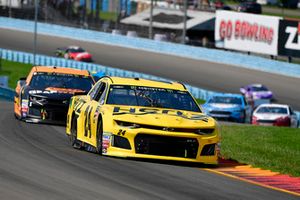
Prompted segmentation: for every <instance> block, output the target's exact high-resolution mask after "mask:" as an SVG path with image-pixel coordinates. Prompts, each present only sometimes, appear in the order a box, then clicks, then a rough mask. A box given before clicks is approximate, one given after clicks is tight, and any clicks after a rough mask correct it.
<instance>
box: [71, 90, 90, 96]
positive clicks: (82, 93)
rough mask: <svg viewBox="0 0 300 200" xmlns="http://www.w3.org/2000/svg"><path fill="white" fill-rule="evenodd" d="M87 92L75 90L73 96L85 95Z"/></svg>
mask: <svg viewBox="0 0 300 200" xmlns="http://www.w3.org/2000/svg"><path fill="white" fill-rule="evenodd" d="M87 94H88V92H86V91H82V92H75V93H74V96H77V95H87Z"/></svg>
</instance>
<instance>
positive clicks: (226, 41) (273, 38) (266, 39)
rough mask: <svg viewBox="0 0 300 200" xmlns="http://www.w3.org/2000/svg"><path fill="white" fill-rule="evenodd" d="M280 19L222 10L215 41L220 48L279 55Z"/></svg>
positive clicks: (218, 17) (218, 16)
mask: <svg viewBox="0 0 300 200" xmlns="http://www.w3.org/2000/svg"><path fill="white" fill-rule="evenodd" d="M280 19H281V18H279V17H271V16H263V15H255V14H248V13H240V12H232V11H224V10H220V11H217V12H216V23H215V41H216V46H217V47H219V48H225V49H233V50H238V51H246V52H254V53H261V54H268V55H277V44H278V27H279V20H280Z"/></svg>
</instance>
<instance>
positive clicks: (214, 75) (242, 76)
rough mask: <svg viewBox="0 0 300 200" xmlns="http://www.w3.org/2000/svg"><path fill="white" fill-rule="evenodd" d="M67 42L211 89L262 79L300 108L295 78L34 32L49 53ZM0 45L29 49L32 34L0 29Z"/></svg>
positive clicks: (103, 58) (232, 88) (113, 62)
mask: <svg viewBox="0 0 300 200" xmlns="http://www.w3.org/2000/svg"><path fill="white" fill-rule="evenodd" d="M68 45H79V46H82V47H83V48H85V49H87V50H88V51H90V52H91V53H92V54H93V56H94V60H95V62H96V63H99V64H102V65H106V66H112V67H117V68H122V69H127V70H132V71H137V72H144V73H148V74H152V75H157V76H161V77H165V78H170V79H174V80H179V81H182V82H186V83H189V84H191V85H194V86H198V87H200V88H204V89H208V90H213V91H219V92H232V93H238V92H239V88H240V86H243V85H246V84H249V83H263V84H265V85H267V86H268V87H269V88H270V89H271V90H272V91H273V92H274V94H275V98H277V100H278V101H279V102H281V103H287V104H290V105H292V106H293V108H294V109H296V110H300V101H299V99H300V89H299V86H300V79H299V78H291V77H286V76H281V75H275V74H271V73H265V72H260V71H254V70H248V69H242V68H238V67H234V66H230V65H222V64H215V63H210V62H205V61H199V60H193V59H186V58H181V57H176V56H169V55H162V54H156V53H149V52H145V51H140V50H134V49H128V48H121V47H114V46H107V45H101V44H95V43H88V42H80V41H76V40H70V39H65V38H58V37H51V36H42V35H39V36H38V46H37V52H38V53H39V54H46V55H52V56H53V55H54V51H55V49H56V48H58V47H64V46H68ZM0 48H7V49H12V50H20V51H26V52H33V34H32V33H26V32H20V31H13V30H6V29H0Z"/></svg>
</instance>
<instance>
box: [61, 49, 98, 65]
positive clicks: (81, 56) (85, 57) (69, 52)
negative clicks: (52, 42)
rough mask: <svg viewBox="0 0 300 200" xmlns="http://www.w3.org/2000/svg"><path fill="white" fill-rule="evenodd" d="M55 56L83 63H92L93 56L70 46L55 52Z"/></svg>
mask: <svg viewBox="0 0 300 200" xmlns="http://www.w3.org/2000/svg"><path fill="white" fill-rule="evenodd" d="M55 56H57V57H63V58H66V59H72V60H76V61H82V62H92V61H93V59H92V55H91V54H90V53H89V52H87V51H86V50H84V49H83V48H81V47H78V46H69V47H64V48H58V49H56V51H55Z"/></svg>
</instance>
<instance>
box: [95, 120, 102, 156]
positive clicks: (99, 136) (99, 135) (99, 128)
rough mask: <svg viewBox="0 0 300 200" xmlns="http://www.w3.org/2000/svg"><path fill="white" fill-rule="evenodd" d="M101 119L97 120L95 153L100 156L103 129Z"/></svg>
mask: <svg viewBox="0 0 300 200" xmlns="http://www.w3.org/2000/svg"><path fill="white" fill-rule="evenodd" d="M102 127H103V126H102V119H99V121H98V125H97V136H96V144H97V146H96V152H97V153H98V154H100V155H102V136H103V128H102Z"/></svg>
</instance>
